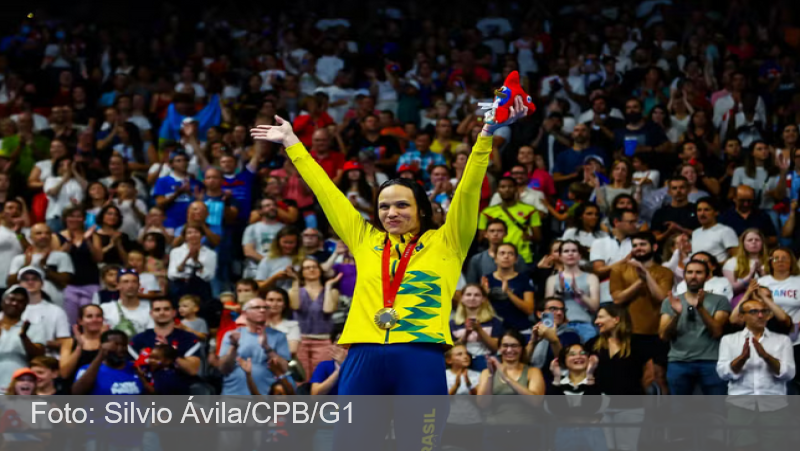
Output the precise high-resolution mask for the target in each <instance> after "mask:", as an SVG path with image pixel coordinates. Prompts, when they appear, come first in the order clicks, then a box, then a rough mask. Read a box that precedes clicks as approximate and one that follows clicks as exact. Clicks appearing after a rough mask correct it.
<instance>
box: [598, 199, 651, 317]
mask: <svg viewBox="0 0 800 451" xmlns="http://www.w3.org/2000/svg"><path fill="white" fill-rule="evenodd" d="M609 220H610V221H611V225H612V226H613V230H612V235H611V236H608V237H605V238H599V239H597V240H595V242H594V243H593V244H592V249H591V251H590V253H589V261H591V262H592V268H593V272H594V273H595V274H596V275H597V277H598V278H599V279H600V302H601V303H603V302H613V299H612V298H611V291H610V289H609V285H608V283H609V277H610V276H611V267H612V266H614V265H615V264H617V263H619V262H622V261H624V260H625V259H627V257H628V256H629V255H630V254H631V250H632V249H633V245H632V244H631V239H630V237H631V235H633V234H634V233H636V232H637V230H636V227H637V224H638V223H639V215H638V214H636V213H635V212H633V211H630V210H614V211H612V212H611V214H610V215H609Z"/></svg>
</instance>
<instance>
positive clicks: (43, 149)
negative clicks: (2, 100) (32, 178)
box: [0, 113, 50, 179]
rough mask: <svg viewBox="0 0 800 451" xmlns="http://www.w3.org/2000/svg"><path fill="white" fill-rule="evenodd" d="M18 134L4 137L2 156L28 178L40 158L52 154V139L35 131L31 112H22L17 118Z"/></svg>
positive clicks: (0, 154)
mask: <svg viewBox="0 0 800 451" xmlns="http://www.w3.org/2000/svg"><path fill="white" fill-rule="evenodd" d="M17 127H18V132H17V134H16V135H12V136H9V137H7V138H4V139H3V145H2V146H1V147H0V157H5V158H8V159H9V160H11V162H10V164H11V167H13V168H14V170H15V171H16V172H17V173H19V174H20V175H22V176H24V177H25V178H26V179H27V177H28V176H29V175H30V173H31V171H32V170H33V165H34V164H35V163H36V162H37V161H39V160H45V159H47V158H48V157H49V154H50V150H49V149H50V140H49V139H47V138H46V137H44V136H42V135H39V134H37V133H34V132H33V117H32V116H31V114H30V113H21V114H20V115H19V118H18V119H17Z"/></svg>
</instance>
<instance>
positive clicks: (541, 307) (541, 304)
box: [536, 296, 567, 312]
mask: <svg viewBox="0 0 800 451" xmlns="http://www.w3.org/2000/svg"><path fill="white" fill-rule="evenodd" d="M552 301H556V302H560V303H561V305H563V306H564V307H566V306H567V303H566V301H564V299H562V298H560V297H558V296H548V297H546V298H544V299H542V301H541V302H539V303H538V304H537V305H536V311H537V312H543V311H544V308H545V306H546V305H547V303H548V302H552Z"/></svg>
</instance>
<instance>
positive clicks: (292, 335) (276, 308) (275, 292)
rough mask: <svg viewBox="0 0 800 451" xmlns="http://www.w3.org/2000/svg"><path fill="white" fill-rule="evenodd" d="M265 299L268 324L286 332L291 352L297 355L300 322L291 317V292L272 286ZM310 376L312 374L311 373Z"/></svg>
mask: <svg viewBox="0 0 800 451" xmlns="http://www.w3.org/2000/svg"><path fill="white" fill-rule="evenodd" d="M264 300H265V301H266V302H267V308H269V310H267V325H269V327H271V328H273V329H275V330H279V331H281V332H283V333H285V334H286V340H287V341H288V342H289V352H290V353H291V354H292V356H296V355H297V350H298V349H299V348H300V340H301V335H300V323H298V322H297V321H295V320H293V319H289V317H290V316H291V314H292V309H290V308H289V293H287V292H286V290H284V289H283V288H278V287H272V288H270V289H268V290H267V292H266V294H265V296H264ZM309 376H310V375H309Z"/></svg>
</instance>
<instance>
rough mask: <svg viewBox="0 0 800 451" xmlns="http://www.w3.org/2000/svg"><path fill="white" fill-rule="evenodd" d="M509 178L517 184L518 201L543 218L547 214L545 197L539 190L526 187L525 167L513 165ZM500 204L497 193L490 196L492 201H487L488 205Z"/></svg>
mask: <svg viewBox="0 0 800 451" xmlns="http://www.w3.org/2000/svg"><path fill="white" fill-rule="evenodd" d="M511 178H513V179H514V180H516V182H517V190H518V191H519V201H520V202H522V203H523V204H528V205H531V206H533V207H536V210H538V211H539V215H541V216H544V215H546V214H547V206H546V205H545V203H544V200H545V196H544V193H543V192H541V191H539V190H534V189H533V188H531V187H529V186H528V170H527V169H525V166H522V165H519V164H518V165H515V166H513V167H512V168H511ZM501 203H502V199H500V194H499V193H494V195H493V196H492V200H491V201H489V205H490V206H491V205H500V204H501Z"/></svg>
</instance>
